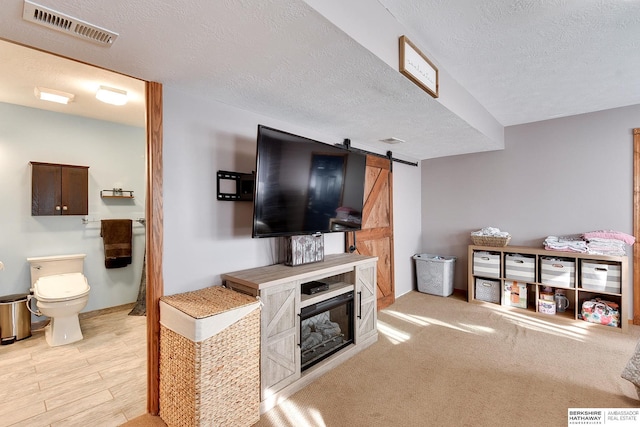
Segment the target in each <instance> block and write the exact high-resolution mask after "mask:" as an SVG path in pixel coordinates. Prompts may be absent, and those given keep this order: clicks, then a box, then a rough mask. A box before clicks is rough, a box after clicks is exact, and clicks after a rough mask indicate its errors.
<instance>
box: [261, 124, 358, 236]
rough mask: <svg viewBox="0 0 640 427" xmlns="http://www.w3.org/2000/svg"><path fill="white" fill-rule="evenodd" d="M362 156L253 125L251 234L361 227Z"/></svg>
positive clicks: (288, 233) (268, 234)
mask: <svg viewBox="0 0 640 427" xmlns="http://www.w3.org/2000/svg"><path fill="white" fill-rule="evenodd" d="M365 167H366V156H365V155H364V154H362V153H358V152H354V151H350V150H347V149H345V148H342V147H339V146H335V145H329V144H324V143H322V142H319V141H314V140H312V139H309V138H304V137H301V136H297V135H293V134H290V133H287V132H283V131H280V130H276V129H272V128H269V127H266V126H263V125H259V126H258V140H257V150H256V182H255V186H254V199H253V234H252V235H253V237H274V236H293V235H303V234H316V233H330V232H336V231H343V232H344V231H354V230H360V228H361V220H362V204H363V197H364V177H365Z"/></svg>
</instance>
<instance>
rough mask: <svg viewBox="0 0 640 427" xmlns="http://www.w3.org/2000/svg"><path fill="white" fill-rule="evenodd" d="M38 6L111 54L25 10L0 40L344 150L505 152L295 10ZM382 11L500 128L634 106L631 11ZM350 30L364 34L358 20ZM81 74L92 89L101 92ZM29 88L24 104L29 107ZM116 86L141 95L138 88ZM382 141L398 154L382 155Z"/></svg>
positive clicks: (603, 2)
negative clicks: (213, 103)
mask: <svg viewBox="0 0 640 427" xmlns="http://www.w3.org/2000/svg"><path fill="white" fill-rule="evenodd" d="M331 2H334V3H336V4H339V2H337V1H335V0H331V1H329V3H331ZM39 3H40V4H42V5H44V6H47V7H51V8H53V9H55V10H57V11H60V12H63V13H65V14H68V15H71V16H74V17H77V18H79V19H82V20H84V21H87V22H90V23H92V24H96V25H98V26H101V27H104V28H106V29H109V30H113V31H115V32H117V33H119V37H118V38H117V40H116V41H115V43H114V45H113V46H112V47H110V48H104V47H100V46H97V45H95V44H92V43H88V42H85V41H81V40H78V39H76V38H73V37H70V36H68V35H65V34H61V33H59V32H55V31H52V30H50V29H46V28H42V27H39V26H36V25H34V24H32V23H28V22H25V21H23V20H22V18H21V16H22V0H4V1H3V5H2V6H3V10H2V13H1V14H0V38H4V39H6V40H10V41H15V42H18V43H21V44H24V45H27V46H33V47H37V48H39V49H42V50H45V51H48V52H54V53H56V54H59V55H62V56H65V57H69V58H74V59H78V60H80V61H83V62H85V63H88V64H94V65H97V66H99V67H103V68H106V69H109V70H114V71H117V72H119V73H123V74H126V75H128V76H133V77H136V78H139V79H143V80H150V81H158V82H160V83H162V84H164V85H165V86H170V87H172V88H174V89H177V90H179V91H182V92H185V93H190V94H192V95H194V96H198V97H203V98H209V99H213V100H217V101H220V102H223V103H226V104H229V105H233V106H236V107H238V108H241V109H245V110H250V111H255V112H258V113H261V114H263V115H266V116H270V117H273V118H277V119H280V120H283V121H285V122H289V123H293V124H295V125H296V126H299V127H304V128H308V129H313V131H314V134H322V135H326V136H327V138H326V140H325V142H340V141H342V139H343V138H350V139H351V140H352V141H353V143H354V145H356V146H359V147H362V148H370V149H372V150H374V151H379V152H385V151H386V150H389V149H391V150H393V153H394V155H395V156H396V157H400V158H406V159H408V160H419V159H427V158H433V157H441V156H447V155H455V154H462V153H468V152H477V151H487V150H495V149H501V148H503V144H502V141H496V140H494V139H492V138H489V137H487V136H486V135H485V134H484V133H483V132H481V131H480V130H478V129H476V128H475V127H473V126H472V125H470V124H469V123H468V122H467V121H466V120H464V119H462V118H461V117H459V116H458V115H457V114H455V113H454V112H452V111H451V110H450V109H448V108H446V107H445V106H444V105H443V104H442V103H441V102H439V101H438V100H434V99H433V98H431V97H430V96H429V95H427V94H426V93H425V92H424V91H422V90H420V89H419V88H417V87H416V86H415V85H414V84H413V83H411V82H410V81H408V80H407V79H406V78H405V77H404V76H402V75H401V74H400V73H398V71H397V67H391V66H390V65H389V64H388V63H387V62H384V61H382V60H381V59H380V58H379V57H378V56H376V55H375V54H373V53H372V52H370V51H369V50H367V49H366V48H364V47H363V45H362V44H360V43H358V42H356V41H355V40H353V39H352V38H350V37H349V36H347V34H346V33H345V32H344V31H342V30H341V29H340V28H338V27H337V26H335V25H334V24H332V23H331V22H329V21H328V20H327V19H326V18H325V17H324V16H322V15H321V14H320V13H318V12H316V10H314V9H313V8H311V7H310V6H309V4H307V3H306V2H305V1H302V0H295V1H292V0H259V1H257V0H253V1H249V0H235V1H231V0H226V1H215V2H211V1H205V0H200V1H195V0H191V1H187V0H177V1H173V2H153V1H150V0H144V1H136V2H131V1H128V0H111V1H110V2H107V3H105V2H103V1H100V0H85V1H83V2H77V1H73V0H41V1H39ZM360 3H361V2H360ZM381 5H382V6H384V7H386V8H387V10H388V12H387V15H385V16H386V17H387V19H389V20H393V22H394V23H395V24H398V23H399V24H400V25H401V26H402V27H403V28H405V29H406V30H407V34H409V35H410V36H411V39H412V41H413V42H414V43H416V44H418V46H420V47H421V48H422V49H423V50H424V51H425V52H428V54H429V56H430V57H431V59H432V60H434V61H435V62H436V63H437V64H438V67H439V68H440V69H441V70H446V72H447V73H448V74H450V75H451V76H452V77H453V78H455V79H456V80H457V81H458V82H459V83H460V84H461V85H462V86H463V87H464V88H465V89H466V90H467V91H468V92H469V93H470V94H471V95H473V97H475V99H476V100H477V101H479V102H480V104H482V105H483V106H484V107H485V108H486V109H487V110H488V112H489V113H490V114H491V115H493V117H495V118H496V119H497V121H499V122H500V123H501V124H502V125H512V124H518V123H525V122H531V121H538V120H544V119H548V118H552V117H560V116H567V115H573V114H579V113H584V112H590V111H596V110H602V109H607V108H613V107H618V106H623V105H631V104H636V103H640V73H633V72H632V71H633V69H636V70H637V69H639V67H640V49H638V40H640V31H639V28H640V27H639V26H638V24H639V22H638V20H639V19H640V2H638V1H621V0H617V1H613V0H599V1H588V0H574V1H544V2H540V1H517V2H514V1H498V0H489V1H482V2H468V1H467V2H463V1H442V0H440V1H436V0H412V1H409V2H407V1H400V0H380V1H379V2H373V3H372V5H371V7H377V8H380V7H381ZM359 19H361V22H362V23H366V22H368V21H367V19H368V16H367V14H366V13H363V14H362V15H361V16H360V17H359ZM377 29H379V28H376V26H374V25H372V26H371V31H372V32H375V31H377ZM389 43H391V44H393V45H397V39H393V40H389ZM6 52H9V53H6ZM17 55H18V54H16V53H15V52H13V51H11V50H9V51H5V50H2V49H1V48H0V61H1V63H2V67H0V102H14V101H7V100H5V99H3V98H2V96H3V94H4V93H7V92H8V90H5V87H6V86H5V87H3V86H2V85H3V84H5V81H6V80H10V79H9V78H8V77H6V76H5V75H4V74H3V73H4V72H5V71H7V70H8V67H7V66H5V64H9V63H19V62H21V61H22V60H20V61H16V60H15V59H16V58H18V56H17ZM9 59H13V61H8V60H9ZM23 60H24V61H28V60H27V59H23ZM41 60H42V59H38V61H41ZM27 63H28V62H27ZM81 68H82V67H81ZM26 69H27V70H29V71H30V72H33V71H37V70H38V69H39V67H37V66H36V67H34V66H33V64H31V65H27V67H26ZM42 69H43V70H47V71H48V72H47V73H46V75H47V76H48V77H49V78H51V77H52V76H53V75H54V74H57V71H55V69H54V68H51V66H50V65H47V66H46V67H43V68H42ZM49 70H50V71H49ZM99 71H100V72H102V70H99ZM18 72H19V73H23V74H24V73H25V71H24V70H21V71H18ZM65 72H66V73H68V74H67V76H66V77H64V78H63V77H57V78H56V79H55V80H54V82H53V83H51V84H57V83H59V84H62V85H64V84H67V85H71V81H73V80H81V79H84V78H85V77H82V73H83V72H84V71H81V70H80V69H78V70H77V73H78V74H73V73H75V72H76V71H71V69H69V70H67V71H65ZM89 73H90V74H89V75H90V77H87V78H86V79H87V80H89V81H91V82H93V84H94V85H95V82H96V81H98V80H100V79H106V78H107V77H106V76H105V75H93V76H91V73H97V72H96V71H93V72H89ZM98 74H99V73H98ZM107 74H109V73H107ZM73 76H75V77H73ZM116 76H117V75H116ZM40 77H43V76H42V75H41V76H40ZM115 78H116V80H117V79H122V76H117V77H115ZM130 80H131V79H130ZM31 84H32V83H29V84H26V83H25V85H24V86H25V88H24V90H25V91H26V90H27V89H28V92H29V96H31V97H32V93H33V88H28V87H27V86H30V85H31ZM116 84H118V85H120V86H122V85H127V84H131V92H132V93H136V91H138V92H140V91H141V90H142V89H140V86H139V84H140V83H139V82H138V81H137V80H135V79H132V81H131V82H129V83H127V82H126V81H123V80H120V81H117V82H116V83H114V84H113V85H114V86H115V85H116ZM136 85H138V86H136ZM116 87H117V86H116ZM136 87H137V89H136ZM441 89H442V88H441ZM141 96H142V94H141V93H140V97H141ZM17 103H19V102H17ZM79 103H80V99H78V104H79ZM135 106H136V105H134V104H132V105H131V107H135ZM138 107H139V106H138ZM82 109H83V111H84V112H85V113H86V112H88V111H90V110H91V108H90V107H84V108H82ZM125 116H126V117H127V118H129V119H130V118H132V117H134V118H136V120H139V118H140V113H132V112H128V113H126V114H125ZM103 117H105V119H107V120H117V119H115V118H112V117H106V116H103ZM142 120H143V119H142ZM140 125H141V126H142V125H143V121H142V122H140ZM285 130H286V129H285ZM388 137H397V138H401V139H403V140H406V141H407V142H406V143H403V144H398V145H392V146H391V145H387V144H384V143H381V142H379V141H378V140H380V139H383V138H388Z"/></svg>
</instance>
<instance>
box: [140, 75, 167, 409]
mask: <svg viewBox="0 0 640 427" xmlns="http://www.w3.org/2000/svg"><path fill="white" fill-rule="evenodd" d="M145 92H146V104H147V124H146V131H147V198H146V199H147V202H146V208H145V211H146V220H147V222H146V224H147V228H146V251H147V255H146V258H147V300H146V302H147V412H149V413H150V414H152V415H158V413H159V411H160V297H161V296H162V295H163V293H164V282H163V276H162V242H163V233H164V232H163V216H162V215H163V212H162V85H161V84H160V83H155V82H147V83H146V90H145Z"/></svg>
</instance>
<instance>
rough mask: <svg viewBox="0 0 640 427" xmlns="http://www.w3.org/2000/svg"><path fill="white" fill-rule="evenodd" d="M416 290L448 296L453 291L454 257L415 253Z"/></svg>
mask: <svg viewBox="0 0 640 427" xmlns="http://www.w3.org/2000/svg"><path fill="white" fill-rule="evenodd" d="M413 259H414V260H415V261H416V278H417V284H418V291H420V292H424V293H427V294H432V295H438V296H441V297H448V296H449V295H451V294H452V293H453V272H454V268H455V262H456V257H454V256H439V255H431V254H416V255H414V256H413Z"/></svg>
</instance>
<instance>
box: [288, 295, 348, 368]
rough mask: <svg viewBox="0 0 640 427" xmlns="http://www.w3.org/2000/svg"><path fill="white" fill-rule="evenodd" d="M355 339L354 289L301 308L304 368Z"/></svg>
mask: <svg viewBox="0 0 640 427" xmlns="http://www.w3.org/2000/svg"><path fill="white" fill-rule="evenodd" d="M351 343H353V291H349V292H346V293H344V294H340V295H338V296H335V297H333V298H329V299H326V300H324V301H320V302H318V303H316V304H313V305H309V306H307V307H304V308H303V309H302V310H300V354H301V369H302V371H304V370H305V369H308V368H310V367H311V366H313V365H315V364H316V363H318V362H320V361H322V360H324V359H326V358H327V357H329V356H331V355H332V354H334V353H336V352H338V351H339V350H341V349H343V348H344V347H346V346H348V345H350V344H351Z"/></svg>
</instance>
